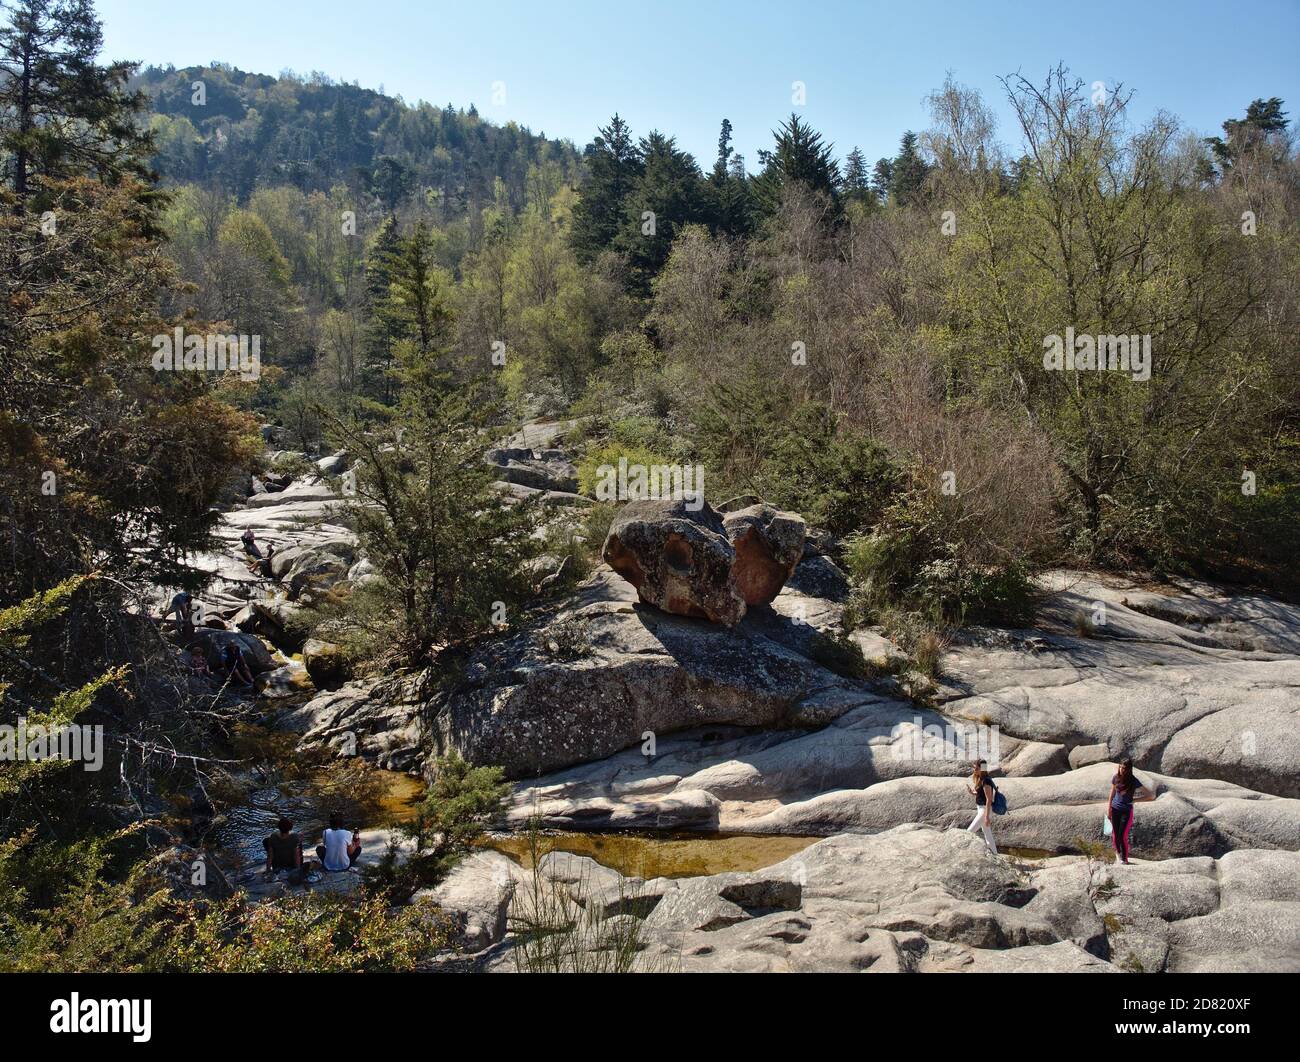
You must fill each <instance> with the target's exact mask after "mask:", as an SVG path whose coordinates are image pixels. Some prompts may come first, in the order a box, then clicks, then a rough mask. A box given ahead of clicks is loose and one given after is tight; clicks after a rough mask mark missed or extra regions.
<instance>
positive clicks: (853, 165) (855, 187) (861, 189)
mask: <svg viewBox="0 0 1300 1062" xmlns="http://www.w3.org/2000/svg"><path fill="white" fill-rule="evenodd" d="M844 195H845V196H846V197H847V198H848V199H851V200H853V201H855V202H866V201H867V199H868V198H874V197H873V196H872V195H871V180H870V177H869V176H868V174H867V160H866V157H865V156H864V155H863V154H862V151H861V149H859V148H856V147H855V148H854V149H853V150H852V151H850V152H849V155H848V158H846V159H845V160H844Z"/></svg>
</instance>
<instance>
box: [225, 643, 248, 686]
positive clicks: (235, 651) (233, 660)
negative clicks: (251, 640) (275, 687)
mask: <svg viewBox="0 0 1300 1062" xmlns="http://www.w3.org/2000/svg"><path fill="white" fill-rule="evenodd" d="M221 666H222V667H223V668H224V669H225V671H226V675H227V677H228V678H229V679H230V680H232V681H234V682H238V683H241V684H242V685H245V686H251V685H252V684H253V672H252V669H250V668H249V666H248V661H247V660H245V659H244V650H243V649H241V648H240V646H239V643H238V642H227V643H226V647H225V648H224V649H222V650H221Z"/></svg>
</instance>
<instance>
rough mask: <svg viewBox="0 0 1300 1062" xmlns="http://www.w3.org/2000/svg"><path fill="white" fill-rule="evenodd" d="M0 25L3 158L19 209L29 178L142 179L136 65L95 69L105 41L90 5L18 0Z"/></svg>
mask: <svg viewBox="0 0 1300 1062" xmlns="http://www.w3.org/2000/svg"><path fill="white" fill-rule="evenodd" d="M8 14H9V19H10V21H9V24H8V25H4V26H0V71H2V72H3V76H0V114H3V115H4V116H5V118H4V121H3V123H2V124H0V149H2V150H0V154H3V155H4V156H5V157H6V158H7V159H8V165H7V166H6V172H5V175H4V177H5V183H6V184H7V185H9V187H11V188H12V189H13V192H14V194H15V196H16V197H17V201H18V203H19V204H20V205H21V204H22V203H23V202H24V201H25V200H26V198H27V196H28V194H29V192H30V188H31V183H32V176H33V175H34V174H37V175H39V176H41V177H43V178H55V177H64V176H69V175H71V174H75V173H89V174H93V175H94V176H96V177H98V178H100V179H101V180H105V181H116V180H117V179H119V178H121V177H122V176H123V175H125V174H128V173H130V174H134V175H136V176H140V177H144V176H146V175H147V173H148V168H147V166H146V165H145V160H146V159H147V158H148V157H149V155H150V153H151V152H152V142H151V138H150V136H149V135H148V134H147V133H145V132H142V131H141V129H140V128H139V127H138V125H137V122H136V118H137V115H139V114H140V112H141V111H143V110H144V108H145V103H146V100H145V97H144V96H143V94H141V93H138V92H137V93H133V92H128V91H127V90H126V88H125V85H126V81H127V79H128V78H129V77H130V76H131V72H132V71H133V70H134V68H135V64H134V63H129V62H115V63H110V64H109V65H107V66H101V65H99V64H97V63H96V62H95V58H96V56H97V55H98V53H99V49H100V47H101V45H102V42H103V34H102V31H101V24H100V21H99V19H98V18H96V16H95V9H94V6H93V4H92V3H91V0H15V2H14V3H13V5H12V7H11V8H10V9H9V11H8Z"/></svg>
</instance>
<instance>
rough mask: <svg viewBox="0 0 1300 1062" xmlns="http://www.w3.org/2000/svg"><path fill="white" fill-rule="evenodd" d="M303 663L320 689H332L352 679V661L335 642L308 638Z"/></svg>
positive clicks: (304, 647) (303, 650) (303, 653)
mask: <svg viewBox="0 0 1300 1062" xmlns="http://www.w3.org/2000/svg"><path fill="white" fill-rule="evenodd" d="M302 662H303V664H304V665H305V666H306V668H307V674H309V675H310V676H311V680H312V682H314V683H315V684H316V686H317V688H319V689H332V688H334V687H335V686H338V685H341V684H342V683H344V682H346V681H347V680H348V679H349V678H351V677H352V664H351V661H350V660H349V659H348V655H347V653H346V652H345V651H344V649H343V647H342V646H341V645H338V644H336V643H335V642H327V641H324V640H323V639H321V638H308V639H307V641H306V642H305V643H304V644H303V647H302Z"/></svg>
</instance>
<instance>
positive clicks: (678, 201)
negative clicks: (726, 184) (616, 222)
mask: <svg viewBox="0 0 1300 1062" xmlns="http://www.w3.org/2000/svg"><path fill="white" fill-rule="evenodd" d="M638 153H639V155H640V156H641V159H642V171H641V174H640V176H639V177H638V178H637V180H636V183H635V184H634V185H633V187H632V190H631V191H630V192H629V193H628V195H627V198H626V200H625V204H624V222H623V225H622V227H621V229H620V230H619V233H618V236H617V237H616V239H615V241H614V246H615V248H616V249H617V250H619V251H621V252H623V253H624V254H626V255H627V258H628V262H629V263H630V265H631V268H632V273H633V287H634V288H635V289H636V290H637V291H638V292H639V293H640V294H643V295H648V294H649V291H650V281H651V280H652V279H653V278H654V276H656V275H657V274H658V272H659V270H660V269H662V268H663V265H664V263H665V262H666V261H668V253H669V251H671V250H672V243H673V239H674V238H675V237H676V235H677V233H678V232H680V231H681V230H682V228H683V227H684V226H686V225H690V224H697V223H704V222H706V221H707V220H708V212H709V203H708V199H707V197H706V195H705V190H704V181H703V178H702V176H701V174H700V168H699V166H698V165H697V164H696V162H695V159H694V158H692V157H691V156H690V155H689V154H687V153H686V152H685V151H682V150H680V149H679V148H678V147H677V143H676V141H675V140H674V139H673V138H672V137H670V136H665V135H664V134H663V133H660V132H658V131H657V130H656V131H654V132H651V133H650V135H649V136H647V137H645V138H644V139H643V140H642V141H641V143H640V145H639V148H638Z"/></svg>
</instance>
